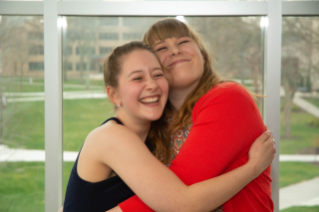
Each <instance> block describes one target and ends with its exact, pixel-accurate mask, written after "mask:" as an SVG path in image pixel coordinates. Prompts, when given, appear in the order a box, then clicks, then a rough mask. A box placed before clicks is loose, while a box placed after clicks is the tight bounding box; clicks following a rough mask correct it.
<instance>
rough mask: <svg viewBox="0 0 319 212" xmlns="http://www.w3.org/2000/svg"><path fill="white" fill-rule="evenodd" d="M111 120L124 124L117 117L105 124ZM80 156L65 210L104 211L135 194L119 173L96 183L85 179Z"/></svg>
mask: <svg viewBox="0 0 319 212" xmlns="http://www.w3.org/2000/svg"><path fill="white" fill-rule="evenodd" d="M109 120H114V121H116V122H117V123H118V124H122V125H123V123H122V122H121V121H120V120H119V119H118V118H116V117H112V118H109V119H107V120H106V121H104V122H103V124H105V123H106V122H108V121H109ZM103 124H102V125H103ZM80 152H81V151H80ZM79 155H80V153H79ZM78 158H79V156H78ZM78 158H77V159H76V161H75V164H74V166H73V169H72V171H71V175H70V179H69V183H68V186H67V191H66V195H65V201H64V209H63V211H64V212H88V211H90V212H104V211H107V210H109V209H112V208H114V207H115V206H117V205H118V204H119V203H121V202H123V201H125V200H126V199H128V198H130V197H131V196H133V195H134V192H133V191H132V190H131V189H130V188H129V187H128V186H127V185H126V184H125V183H124V181H123V180H122V179H121V178H120V177H119V176H118V175H116V176H114V177H111V178H108V179H105V180H102V181H100V182H95V183H92V182H88V181H85V180H83V179H82V178H81V177H80V176H79V175H78V172H77V164H78Z"/></svg>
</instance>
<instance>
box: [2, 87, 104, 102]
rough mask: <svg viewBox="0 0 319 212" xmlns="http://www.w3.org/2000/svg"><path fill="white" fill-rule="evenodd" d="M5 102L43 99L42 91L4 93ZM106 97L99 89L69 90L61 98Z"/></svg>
mask: <svg viewBox="0 0 319 212" xmlns="http://www.w3.org/2000/svg"><path fill="white" fill-rule="evenodd" d="M5 95H6V97H7V102H34V101H44V92H34V93H31V92H30V93H5ZM103 98H107V95H106V93H104V92H101V91H100V90H97V91H95V90H91V91H69V92H63V100H66V99H103Z"/></svg>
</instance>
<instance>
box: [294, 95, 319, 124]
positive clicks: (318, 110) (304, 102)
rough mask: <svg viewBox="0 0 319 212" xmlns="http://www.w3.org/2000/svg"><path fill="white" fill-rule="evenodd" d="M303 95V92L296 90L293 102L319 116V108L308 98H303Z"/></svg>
mask: <svg viewBox="0 0 319 212" xmlns="http://www.w3.org/2000/svg"><path fill="white" fill-rule="evenodd" d="M302 96H303V94H302V93H300V92H296V93H295V96H294V99H293V102H294V103H295V104H296V105H298V106H299V107H300V108H302V109H303V110H305V111H306V112H308V113H310V114H311V115H313V116H315V117H317V118H319V108H317V107H316V106H315V105H313V104H311V103H310V102H308V101H307V100H304V99H303V98H301V97H302Z"/></svg>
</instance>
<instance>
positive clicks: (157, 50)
mask: <svg viewBox="0 0 319 212" xmlns="http://www.w3.org/2000/svg"><path fill="white" fill-rule="evenodd" d="M164 49H166V47H160V48H158V49H156V50H155V51H156V52H159V51H162V50H164Z"/></svg>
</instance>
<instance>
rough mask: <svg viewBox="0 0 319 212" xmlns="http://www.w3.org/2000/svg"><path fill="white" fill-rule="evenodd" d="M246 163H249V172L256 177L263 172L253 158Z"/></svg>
mask: <svg viewBox="0 0 319 212" xmlns="http://www.w3.org/2000/svg"><path fill="white" fill-rule="evenodd" d="M245 165H247V169H248V171H249V173H251V175H252V176H253V177H254V178H256V177H258V176H259V175H260V174H261V173H262V170H261V169H260V167H259V166H258V165H257V163H256V162H254V161H253V160H249V161H248V162H247V163H246V164H245Z"/></svg>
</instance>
